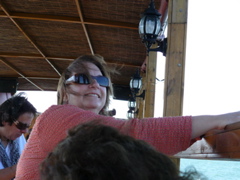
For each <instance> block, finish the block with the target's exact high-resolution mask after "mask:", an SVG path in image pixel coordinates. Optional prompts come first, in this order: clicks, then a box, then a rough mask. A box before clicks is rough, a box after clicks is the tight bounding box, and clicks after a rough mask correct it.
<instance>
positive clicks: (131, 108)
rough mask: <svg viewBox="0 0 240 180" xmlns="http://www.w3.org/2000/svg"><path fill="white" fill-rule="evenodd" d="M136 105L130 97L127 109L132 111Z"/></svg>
mask: <svg viewBox="0 0 240 180" xmlns="http://www.w3.org/2000/svg"><path fill="white" fill-rule="evenodd" d="M136 104H137V103H136V100H135V99H134V98H133V97H131V98H130V99H129V101H128V108H129V109H130V110H133V111H134V110H135V108H136Z"/></svg>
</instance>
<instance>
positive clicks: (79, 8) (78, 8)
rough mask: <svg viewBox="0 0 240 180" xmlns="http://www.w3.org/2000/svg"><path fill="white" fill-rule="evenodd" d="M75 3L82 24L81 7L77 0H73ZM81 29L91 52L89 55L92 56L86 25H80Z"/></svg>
mask: <svg viewBox="0 0 240 180" xmlns="http://www.w3.org/2000/svg"><path fill="white" fill-rule="evenodd" d="M75 3H76V5H77V10H78V15H79V18H80V20H81V22H84V19H83V15H82V10H81V5H80V3H79V1H78V0H75ZM82 27H83V31H84V34H85V36H86V39H87V42H88V46H89V48H90V51H91V53H92V54H93V55H94V51H93V47H92V43H91V40H90V38H89V35H88V31H87V28H86V25H85V24H83V23H82Z"/></svg>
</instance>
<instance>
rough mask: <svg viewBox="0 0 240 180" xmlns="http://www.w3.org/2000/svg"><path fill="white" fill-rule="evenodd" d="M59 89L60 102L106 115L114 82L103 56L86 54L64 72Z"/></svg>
mask: <svg viewBox="0 0 240 180" xmlns="http://www.w3.org/2000/svg"><path fill="white" fill-rule="evenodd" d="M57 91H58V104H71V105H75V106H78V107H79V108H82V109H85V110H90V111H92V112H95V113H99V114H104V115H106V111H107V107H108V105H109V101H110V95H112V83H111V79H110V75H109V70H108V68H107V65H106V63H105V61H104V59H103V57H101V56H99V55H84V56H80V57H78V58H77V59H75V60H74V61H73V62H72V63H71V64H70V65H69V66H68V67H67V69H66V70H65V71H64V72H63V74H62V76H61V78H60V80H59V83H58V90H57Z"/></svg>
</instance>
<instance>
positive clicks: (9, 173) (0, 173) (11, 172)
mask: <svg viewBox="0 0 240 180" xmlns="http://www.w3.org/2000/svg"><path fill="white" fill-rule="evenodd" d="M15 174H16V165H14V166H11V167H8V168H5V169H0V179H1V180H9V179H12V178H14V177H15Z"/></svg>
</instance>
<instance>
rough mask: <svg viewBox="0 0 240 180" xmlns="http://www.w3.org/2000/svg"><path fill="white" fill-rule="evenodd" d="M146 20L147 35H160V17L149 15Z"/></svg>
mask: <svg viewBox="0 0 240 180" xmlns="http://www.w3.org/2000/svg"><path fill="white" fill-rule="evenodd" d="M146 18H147V19H146V25H145V28H146V34H152V35H158V34H159V33H160V30H161V23H160V19H159V18H158V16H150V15H149V16H147V17H146Z"/></svg>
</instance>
